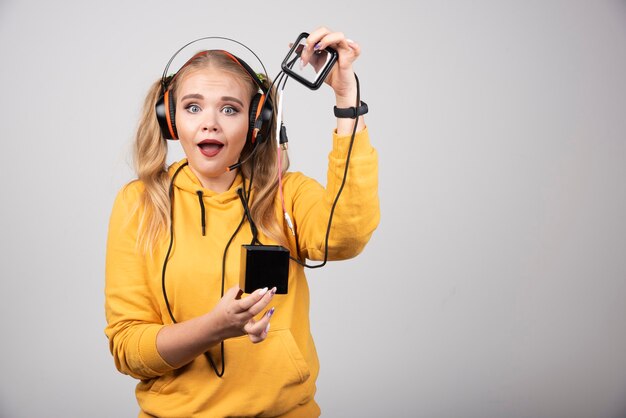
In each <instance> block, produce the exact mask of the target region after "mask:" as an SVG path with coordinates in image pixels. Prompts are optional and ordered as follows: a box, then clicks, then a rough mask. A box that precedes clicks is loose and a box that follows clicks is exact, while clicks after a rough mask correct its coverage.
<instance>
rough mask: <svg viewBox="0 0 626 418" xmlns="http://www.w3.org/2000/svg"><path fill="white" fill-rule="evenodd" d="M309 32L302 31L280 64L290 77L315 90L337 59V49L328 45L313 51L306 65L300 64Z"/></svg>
mask: <svg viewBox="0 0 626 418" xmlns="http://www.w3.org/2000/svg"><path fill="white" fill-rule="evenodd" d="M308 37H309V34H308V33H306V32H302V33H301V34H300V35H299V36H298V39H296V42H295V43H294V44H293V45H292V46H291V49H290V50H289V53H288V54H287V56H286V57H285V59H284V60H283V63H282V64H281V68H282V70H283V71H284V72H285V73H287V75H289V76H290V77H292V78H293V79H295V80H297V81H298V82H300V83H302V84H304V85H305V86H307V87H308V88H310V89H311V90H317V89H318V88H319V87H320V86H321V85H322V83H323V82H324V80H325V79H326V76H327V75H328V73H330V70H331V69H332V68H333V65H334V64H335V62H336V61H337V51H336V50H335V49H333V48H332V47H330V46H327V47H326V48H324V49H320V50H317V51H315V52H314V53H313V54H312V55H311V57H310V59H309V62H308V63H307V65H304V66H303V65H301V59H300V55H301V54H302V50H303V49H304V46H305V45H306V39H307V38H308Z"/></svg>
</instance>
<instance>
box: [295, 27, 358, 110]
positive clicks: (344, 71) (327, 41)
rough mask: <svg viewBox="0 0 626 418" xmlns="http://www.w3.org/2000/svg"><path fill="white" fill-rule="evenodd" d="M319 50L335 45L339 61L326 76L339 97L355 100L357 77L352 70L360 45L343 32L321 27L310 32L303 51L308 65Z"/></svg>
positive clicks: (327, 81) (303, 57)
mask: <svg viewBox="0 0 626 418" xmlns="http://www.w3.org/2000/svg"><path fill="white" fill-rule="evenodd" d="M316 45H317V50H322V49H324V48H326V47H327V46H331V47H333V48H334V49H335V50H336V51H337V53H338V55H339V56H338V57H337V62H336V63H335V65H334V66H333V69H332V70H331V72H330V73H329V74H328V76H327V77H326V80H325V82H326V84H328V85H329V86H330V87H332V89H333V90H334V91H335V96H336V97H337V99H340V98H345V99H348V100H350V102H354V97H355V96H356V79H355V78H354V71H353V70H352V63H353V62H354V61H356V59H357V58H358V57H359V55H360V54H361V48H360V47H359V45H358V44H357V43H356V42H354V41H352V40H350V39H347V38H346V37H345V35H344V34H343V33H342V32H332V31H331V30H330V29H328V28H325V27H321V28H318V29H316V30H314V31H313V32H311V33H310V34H309V37H308V38H307V41H306V48H305V49H304V50H303V51H302V55H301V57H302V61H303V63H304V65H306V64H307V63H308V62H309V60H310V59H311V56H312V55H313V54H314V52H315V51H316V49H315V46H316Z"/></svg>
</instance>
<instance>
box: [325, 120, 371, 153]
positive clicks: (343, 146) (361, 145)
mask: <svg viewBox="0 0 626 418" xmlns="http://www.w3.org/2000/svg"><path fill="white" fill-rule="evenodd" d="M351 137H352V135H337V130H336V129H335V130H334V131H333V150H332V152H331V157H333V158H340V159H342V158H346V155H348V148H350V138H351ZM371 150H372V144H371V143H370V136H369V132H368V130H367V126H366V127H365V128H363V129H362V130H360V131H359V132H357V133H356V134H355V135H354V145H353V146H352V155H359V154H361V155H362V154H368V153H369V152H371Z"/></svg>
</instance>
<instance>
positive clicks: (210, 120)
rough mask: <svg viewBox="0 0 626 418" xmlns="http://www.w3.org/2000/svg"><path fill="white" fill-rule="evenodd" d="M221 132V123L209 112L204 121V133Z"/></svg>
mask: <svg viewBox="0 0 626 418" xmlns="http://www.w3.org/2000/svg"><path fill="white" fill-rule="evenodd" d="M218 130H219V123H218V121H217V118H216V117H215V115H213V114H212V112H207V115H206V117H205V118H204V119H203V120H202V131H203V132H215V131H218Z"/></svg>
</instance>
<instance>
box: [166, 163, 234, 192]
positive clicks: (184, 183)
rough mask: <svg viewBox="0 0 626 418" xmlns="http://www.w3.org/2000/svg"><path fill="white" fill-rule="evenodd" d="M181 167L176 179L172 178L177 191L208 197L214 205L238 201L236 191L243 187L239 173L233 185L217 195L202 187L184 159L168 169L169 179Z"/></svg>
mask: <svg viewBox="0 0 626 418" xmlns="http://www.w3.org/2000/svg"><path fill="white" fill-rule="evenodd" d="M183 165H184V167H183V168H182V169H181V170H180V172H179V173H178V175H177V176H176V178H174V186H175V187H177V188H178V189H180V190H182V191H185V192H189V193H191V194H193V195H196V196H203V197H209V198H211V200H212V201H214V202H216V203H228V202H230V201H232V200H239V196H238V195H237V189H239V188H241V187H242V186H243V177H242V175H241V173H240V172H238V173H237V176H236V177H235V181H233V184H232V185H231V186H230V188H229V189H228V190H226V191H225V192H219V193H218V192H215V191H213V190H210V189H207V188H205V187H203V186H202V183H201V182H200V180H198V177H196V175H195V174H194V173H193V171H191V168H190V167H189V164H188V162H187V159H186V158H185V159H182V160H180V161H178V162H176V163H174V164H172V165H171V166H170V167H169V169H168V173H169V175H170V177H173V176H174V173H176V170H178V169H179V168H180V167H181V166H183Z"/></svg>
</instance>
